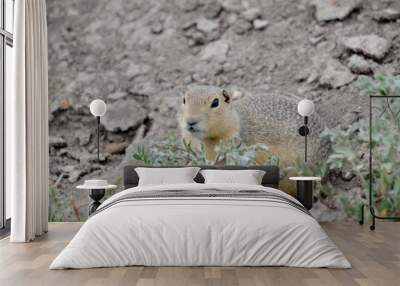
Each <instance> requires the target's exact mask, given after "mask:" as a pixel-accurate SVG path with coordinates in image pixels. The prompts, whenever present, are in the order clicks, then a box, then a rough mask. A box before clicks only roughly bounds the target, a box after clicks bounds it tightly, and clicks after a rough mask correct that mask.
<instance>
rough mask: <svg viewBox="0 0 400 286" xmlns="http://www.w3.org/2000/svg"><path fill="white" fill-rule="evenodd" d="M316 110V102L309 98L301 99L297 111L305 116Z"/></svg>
mask: <svg viewBox="0 0 400 286" xmlns="http://www.w3.org/2000/svg"><path fill="white" fill-rule="evenodd" d="M314 110H315V107H314V103H313V102H312V101H311V100H308V99H303V100H301V101H300V102H299V103H298V105H297V112H298V113H299V114H300V115H301V116H303V117H306V116H310V115H311V114H313V113H314Z"/></svg>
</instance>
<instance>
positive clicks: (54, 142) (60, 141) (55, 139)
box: [49, 136, 67, 149]
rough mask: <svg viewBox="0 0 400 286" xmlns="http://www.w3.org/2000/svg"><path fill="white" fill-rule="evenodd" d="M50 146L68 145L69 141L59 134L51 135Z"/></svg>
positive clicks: (61, 146)
mask: <svg viewBox="0 0 400 286" xmlns="http://www.w3.org/2000/svg"><path fill="white" fill-rule="evenodd" d="M49 146H50V147H54V148H56V149H59V148H64V147H67V141H65V139H64V138H62V137H59V136H50V137H49Z"/></svg>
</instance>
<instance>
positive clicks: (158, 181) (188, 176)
mask: <svg viewBox="0 0 400 286" xmlns="http://www.w3.org/2000/svg"><path fill="white" fill-rule="evenodd" d="M199 170H200V168H199V167H185V168H143V167H137V168H135V171H136V173H137V174H138V176H139V184H138V186H149V185H168V184H187V183H195V181H194V180H193V179H194V178H195V177H196V175H197V173H198V172H199Z"/></svg>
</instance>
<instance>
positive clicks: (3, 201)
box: [0, 0, 14, 234]
mask: <svg viewBox="0 0 400 286" xmlns="http://www.w3.org/2000/svg"><path fill="white" fill-rule="evenodd" d="M13 32H14V0H0V228H1V229H4V228H5V226H8V225H9V224H7V221H8V222H9V218H10V216H11V213H10V194H9V193H7V191H6V189H5V187H4V186H5V176H4V172H5V168H4V166H5V162H4V155H5V150H4V141H5V134H4V132H5V121H4V118H5V100H6V95H8V94H9V93H11V87H12V86H11V74H12V68H13V58H12V47H13ZM0 234H1V233H0Z"/></svg>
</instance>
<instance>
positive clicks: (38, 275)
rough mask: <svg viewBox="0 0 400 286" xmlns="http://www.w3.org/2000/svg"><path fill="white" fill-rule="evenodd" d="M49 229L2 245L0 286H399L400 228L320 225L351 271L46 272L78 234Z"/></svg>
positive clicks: (55, 226)
mask: <svg viewBox="0 0 400 286" xmlns="http://www.w3.org/2000/svg"><path fill="white" fill-rule="evenodd" d="M80 226H81V224H80V223H51V224H50V230H49V233H48V234H47V235H45V236H44V237H42V238H40V239H38V240H37V241H34V242H32V243H28V244H10V243H9V241H8V238H5V239H3V240H1V241H0V285H1V286H9V285H10V286H17V285H29V286H35V285H52V286H62V285H68V286H75V285H84V286H89V285H96V286H98V285H136V286H163V285H165V286H181V285H182V286H183V285H190V286H192V285H193V286H216V285H226V286H264V285H274V286H275V285H290V286H291V285H310V286H312V285H329V286H330V285H346V286H347V285H348V286H351V285H361V286H371V285H377V286H380V285H382V286H391V285H396V286H397V285H400V223H393V222H381V223H378V224H377V229H376V231H375V232H372V231H369V229H368V226H359V225H358V224H356V223H352V222H346V223H335V224H333V223H332V224H323V228H324V229H325V230H326V231H327V233H328V234H329V236H330V237H331V238H332V240H333V241H335V243H336V244H337V245H338V247H339V248H340V249H341V250H342V251H343V253H344V254H345V255H346V257H347V258H348V259H349V260H350V262H351V263H352V265H353V268H352V269H348V270H343V269H306V268H289V267H123V268H101V269H86V270H52V271H50V270H48V267H49V264H50V263H51V261H52V260H53V259H54V257H55V256H56V255H57V254H58V253H59V252H60V251H61V250H62V248H63V247H64V246H65V245H66V244H67V243H68V241H69V240H70V239H71V238H72V237H73V235H74V234H75V233H76V232H77V230H78V229H79V228H80Z"/></svg>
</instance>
